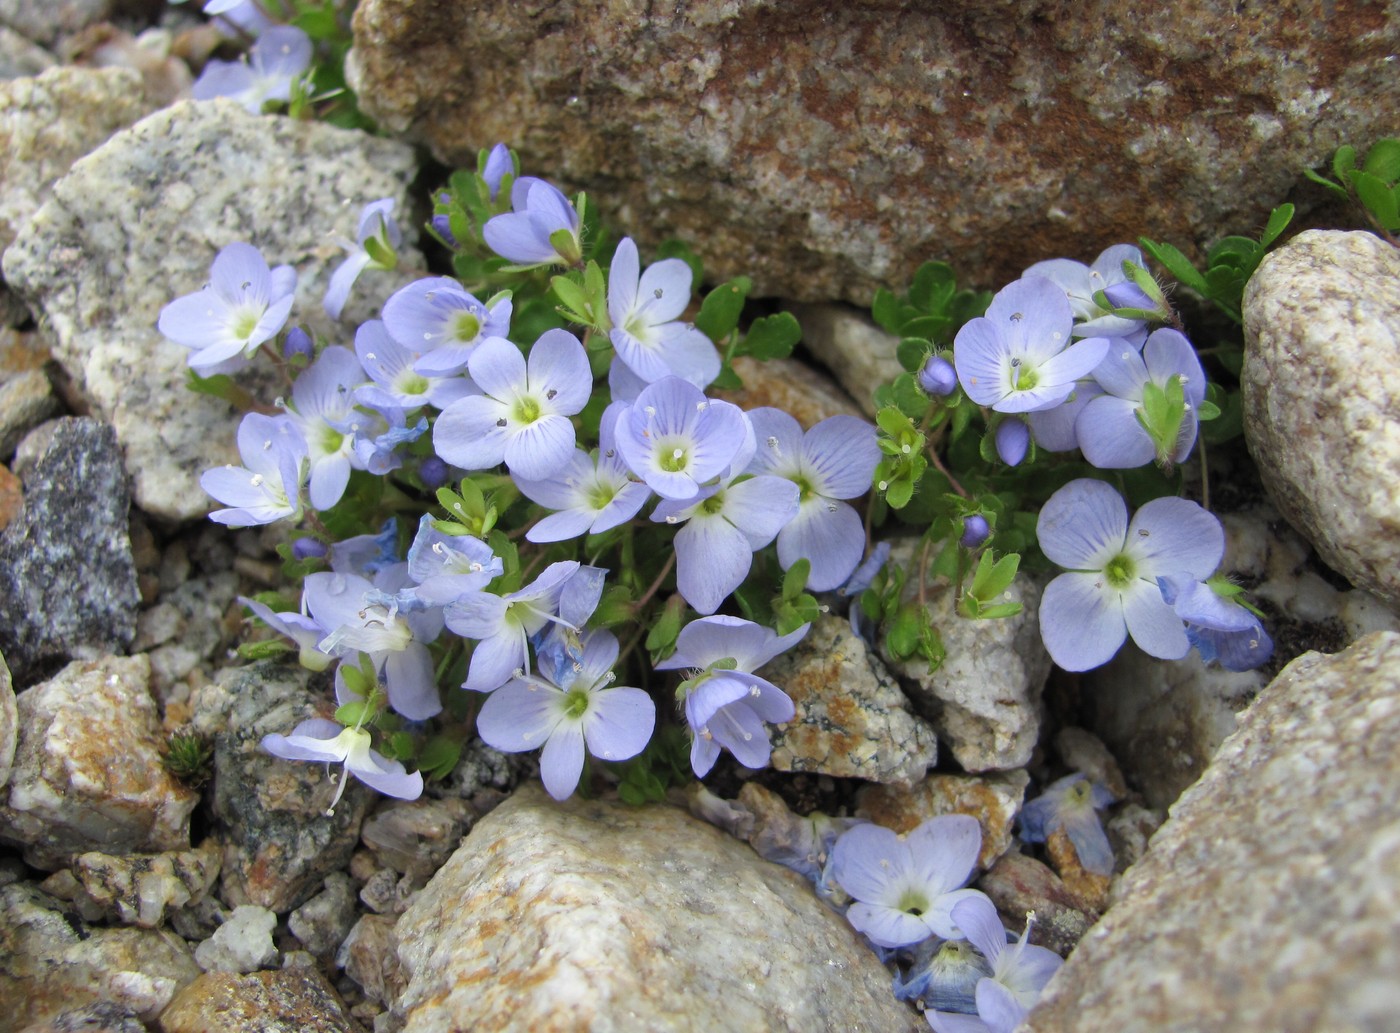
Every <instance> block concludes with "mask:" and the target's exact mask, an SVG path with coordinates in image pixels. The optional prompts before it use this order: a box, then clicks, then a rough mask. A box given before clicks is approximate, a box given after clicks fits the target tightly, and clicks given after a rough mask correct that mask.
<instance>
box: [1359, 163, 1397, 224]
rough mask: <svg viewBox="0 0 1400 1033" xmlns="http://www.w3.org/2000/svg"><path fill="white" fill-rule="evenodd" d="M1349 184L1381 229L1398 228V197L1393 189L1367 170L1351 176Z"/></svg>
mask: <svg viewBox="0 0 1400 1033" xmlns="http://www.w3.org/2000/svg"><path fill="white" fill-rule="evenodd" d="M1351 185H1352V186H1353V187H1354V188H1355V189H1356V196H1357V197H1359V198H1360V199H1361V203H1362V204H1364V205H1365V206H1366V209H1367V210H1368V211H1369V212H1370V213H1371V214H1372V215H1373V216H1375V218H1376V222H1378V223H1379V224H1380V226H1381V228H1382V229H1386V230H1394V229H1400V199H1397V196H1396V193H1395V191H1393V190H1391V189H1390V187H1388V186H1386V185H1385V184H1384V183H1382V182H1381V181H1380V180H1379V179H1377V178H1376V177H1375V176H1373V175H1371V174H1370V173H1367V172H1358V173H1356V174H1355V175H1354V176H1352V180H1351Z"/></svg>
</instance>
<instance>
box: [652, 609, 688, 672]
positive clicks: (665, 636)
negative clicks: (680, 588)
mask: <svg viewBox="0 0 1400 1033" xmlns="http://www.w3.org/2000/svg"><path fill="white" fill-rule="evenodd" d="M684 617H685V600H684V599H682V598H681V597H680V596H679V595H673V596H672V597H671V598H670V599H667V600H666V605H665V606H664V607H662V609H661V615H660V616H659V617H657V618H656V620H655V622H654V623H653V624H652V626H651V630H650V631H649V632H647V640H646V647H647V650H648V651H649V652H650V653H651V654H652V656H653V657H656V658H657V659H665V658H666V657H668V656H670V655H671V654H672V653H673V652H675V649H676V638H677V637H678V636H679V635H680V633H681V621H682V620H683V619H684Z"/></svg>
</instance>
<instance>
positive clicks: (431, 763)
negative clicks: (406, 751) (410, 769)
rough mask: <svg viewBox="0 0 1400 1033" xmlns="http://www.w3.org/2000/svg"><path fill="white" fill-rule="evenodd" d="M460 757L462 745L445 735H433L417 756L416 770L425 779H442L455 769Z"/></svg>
mask: <svg viewBox="0 0 1400 1033" xmlns="http://www.w3.org/2000/svg"><path fill="white" fill-rule="evenodd" d="M461 756H462V744H461V743H460V742H458V741H456V740H455V739H449V738H448V737H447V736H445V735H435V736H433V737H432V738H431V739H429V740H428V741H427V742H426V743H424V744H423V751H422V752H421V753H420V754H418V770H419V771H421V772H422V773H423V775H424V777H425V778H428V779H443V778H446V777H447V776H448V775H450V774H452V772H453V771H455V770H456V768H457V761H458V760H459V759H460V758H461Z"/></svg>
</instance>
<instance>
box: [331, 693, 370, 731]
mask: <svg viewBox="0 0 1400 1033" xmlns="http://www.w3.org/2000/svg"><path fill="white" fill-rule="evenodd" d="M369 716H370V715H369V703H368V701H367V700H363V699H355V700H351V701H350V702H349V703H343V704H341V705H340V706H339V707H337V708H336V711H335V719H336V720H337V721H338V722H340V723H341V724H343V725H344V726H345V727H346V728H354V727H357V726H359V725H362V724H364V723H365V720H366V719H367V718H368V717H369Z"/></svg>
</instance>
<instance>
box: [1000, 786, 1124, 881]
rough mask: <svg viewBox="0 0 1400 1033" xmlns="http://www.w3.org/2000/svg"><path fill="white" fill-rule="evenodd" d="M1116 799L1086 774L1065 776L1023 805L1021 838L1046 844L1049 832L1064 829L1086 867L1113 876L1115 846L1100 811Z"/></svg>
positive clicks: (1100, 873)
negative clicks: (1099, 813)
mask: <svg viewBox="0 0 1400 1033" xmlns="http://www.w3.org/2000/svg"><path fill="white" fill-rule="evenodd" d="M1113 800H1114V797H1113V794H1112V793H1110V792H1109V791H1108V789H1107V788H1106V787H1104V786H1101V785H1099V784H1098V783H1091V782H1090V781H1089V779H1088V778H1086V777H1085V776H1084V775H1081V774H1079V773H1077V772H1076V773H1075V774H1073V775H1066V776H1065V777H1064V778H1062V779H1059V780H1058V781H1055V782H1051V783H1050V784H1049V785H1048V786H1046V787H1045V790H1044V792H1042V793H1041V794H1040V795H1039V796H1037V797H1036V798H1035V799H1034V800H1031V801H1030V802H1029V803H1027V804H1026V805H1025V806H1024V807H1023V808H1021V839H1022V840H1024V841H1025V842H1027V843H1044V842H1045V841H1046V839H1048V838H1049V836H1050V833H1052V832H1055V831H1057V830H1060V829H1063V830H1064V832H1065V834H1066V835H1067V836H1069V841H1070V842H1071V843H1073V844H1074V852H1075V853H1076V854H1078V855H1079V863H1080V864H1081V865H1083V866H1084V868H1085V869H1086V870H1088V871H1091V872H1096V873H1098V874H1099V875H1112V874H1113V848H1112V847H1111V846H1109V843H1108V837H1107V836H1106V835H1104V831H1103V825H1102V824H1100V822H1099V815H1098V812H1099V810H1100V809H1101V808H1104V807H1107V806H1108V805H1109V804H1111V803H1113Z"/></svg>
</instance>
